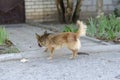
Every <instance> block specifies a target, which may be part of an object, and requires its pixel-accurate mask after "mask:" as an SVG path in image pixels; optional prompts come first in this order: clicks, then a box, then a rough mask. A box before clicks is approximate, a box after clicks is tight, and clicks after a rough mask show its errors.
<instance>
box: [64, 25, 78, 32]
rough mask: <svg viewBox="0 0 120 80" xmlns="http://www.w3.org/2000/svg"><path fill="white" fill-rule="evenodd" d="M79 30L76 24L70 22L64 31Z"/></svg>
mask: <svg viewBox="0 0 120 80" xmlns="http://www.w3.org/2000/svg"><path fill="white" fill-rule="evenodd" d="M77 30H78V29H77V28H76V26H75V25H74V24H68V25H65V26H64V29H63V32H77Z"/></svg>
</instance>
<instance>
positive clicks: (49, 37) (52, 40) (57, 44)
mask: <svg viewBox="0 0 120 80" xmlns="http://www.w3.org/2000/svg"><path fill="white" fill-rule="evenodd" d="M76 25H77V26H78V27H79V29H78V31H77V32H76V33H75V32H62V33H56V34H52V33H47V32H44V34H43V35H38V34H37V33H36V38H37V42H38V45H39V46H40V47H42V46H45V47H46V50H45V51H48V50H49V51H50V56H49V58H48V59H52V58H53V54H54V50H55V49H59V48H62V47H64V46H65V47H67V48H68V49H69V50H71V51H72V56H71V57H70V59H73V58H75V57H76V56H77V53H78V50H79V49H80V48H81V42H80V40H79V37H80V36H85V35H86V28H87V26H86V25H85V24H84V23H83V22H82V21H79V20H78V21H77V23H76Z"/></svg>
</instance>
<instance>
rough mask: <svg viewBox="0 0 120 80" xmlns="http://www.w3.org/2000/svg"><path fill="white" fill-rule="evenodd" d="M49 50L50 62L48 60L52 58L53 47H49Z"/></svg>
mask: <svg viewBox="0 0 120 80" xmlns="http://www.w3.org/2000/svg"><path fill="white" fill-rule="evenodd" d="M49 49H50V57H48V59H49V60H50V59H52V58H53V54H54V53H53V52H54V47H51V48H49Z"/></svg>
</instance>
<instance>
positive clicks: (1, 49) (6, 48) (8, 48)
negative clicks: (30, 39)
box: [0, 40, 20, 54]
mask: <svg viewBox="0 0 120 80" xmlns="http://www.w3.org/2000/svg"><path fill="white" fill-rule="evenodd" d="M18 52H20V51H19V50H18V49H17V48H16V47H15V46H14V44H13V43H12V42H11V41H10V40H5V44H3V45H0V54H8V53H18Z"/></svg>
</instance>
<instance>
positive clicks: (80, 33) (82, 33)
mask: <svg viewBox="0 0 120 80" xmlns="http://www.w3.org/2000/svg"><path fill="white" fill-rule="evenodd" d="M76 25H77V26H78V27H79V28H78V31H77V32H76V36H77V37H80V36H85V35H86V28H87V26H86V25H85V24H84V23H83V22H82V21H80V20H78V21H77V23H76Z"/></svg>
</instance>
